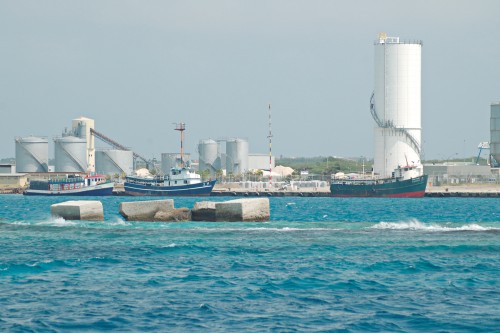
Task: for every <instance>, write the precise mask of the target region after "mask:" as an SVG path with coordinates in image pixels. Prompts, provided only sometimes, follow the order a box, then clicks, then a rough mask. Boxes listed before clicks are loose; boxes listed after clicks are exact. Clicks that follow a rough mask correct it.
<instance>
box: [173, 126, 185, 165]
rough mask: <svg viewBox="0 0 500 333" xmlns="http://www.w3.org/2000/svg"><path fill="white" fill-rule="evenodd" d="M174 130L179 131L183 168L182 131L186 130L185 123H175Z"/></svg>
mask: <svg viewBox="0 0 500 333" xmlns="http://www.w3.org/2000/svg"><path fill="white" fill-rule="evenodd" d="M175 130H176V131H179V132H181V168H184V131H185V130H186V124H185V123H177V124H175Z"/></svg>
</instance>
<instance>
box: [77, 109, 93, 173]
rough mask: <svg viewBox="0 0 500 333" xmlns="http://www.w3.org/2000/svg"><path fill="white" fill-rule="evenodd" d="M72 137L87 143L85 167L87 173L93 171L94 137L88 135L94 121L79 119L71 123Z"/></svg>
mask: <svg viewBox="0 0 500 333" xmlns="http://www.w3.org/2000/svg"><path fill="white" fill-rule="evenodd" d="M71 124H72V128H73V131H72V132H73V135H74V136H76V137H79V138H82V139H85V140H86V142H87V144H86V145H87V153H86V154H87V157H86V158H87V165H88V169H89V171H95V163H96V162H95V145H94V136H93V135H91V134H90V130H91V129H94V126H95V121H94V120H93V119H90V118H85V117H80V118H75V119H73V121H72V123H71Z"/></svg>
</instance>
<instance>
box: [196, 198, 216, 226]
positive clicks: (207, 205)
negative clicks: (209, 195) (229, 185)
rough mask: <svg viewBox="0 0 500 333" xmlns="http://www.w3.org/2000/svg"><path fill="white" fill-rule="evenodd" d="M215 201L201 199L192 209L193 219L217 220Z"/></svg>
mask: <svg viewBox="0 0 500 333" xmlns="http://www.w3.org/2000/svg"><path fill="white" fill-rule="evenodd" d="M215 204H216V202H215V201H200V202H197V203H195V204H194V207H193V209H192V210H191V218H192V219H193V221H212V222H215V221H216V216H215Z"/></svg>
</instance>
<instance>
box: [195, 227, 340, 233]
mask: <svg viewBox="0 0 500 333" xmlns="http://www.w3.org/2000/svg"><path fill="white" fill-rule="evenodd" d="M194 230H196V231H202V232H247V231H249V232H304V231H332V230H341V229H333V228H293V227H283V228H272V227H270V228H265V227H260V228H259V227H253V228H246V227H242V228H217V227H213V228H194Z"/></svg>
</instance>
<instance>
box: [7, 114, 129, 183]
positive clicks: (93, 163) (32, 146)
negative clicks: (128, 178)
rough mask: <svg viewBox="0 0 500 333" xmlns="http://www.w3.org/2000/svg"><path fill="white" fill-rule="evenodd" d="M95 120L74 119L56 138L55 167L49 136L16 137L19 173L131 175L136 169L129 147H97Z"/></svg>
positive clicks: (17, 168)
mask: <svg viewBox="0 0 500 333" xmlns="http://www.w3.org/2000/svg"><path fill="white" fill-rule="evenodd" d="M93 128H94V120H92V119H89V118H84V117H81V118H77V119H73V122H72V129H71V130H70V131H65V132H64V133H63V134H62V136H61V137H56V138H54V160H55V161H54V168H53V169H52V168H49V140H48V138H47V137H40V136H27V137H17V138H15V142H16V170H17V172H28V173H38V172H49V171H53V172H94V171H95V172H98V173H102V174H108V175H113V174H123V173H125V174H130V173H131V172H132V171H133V152H132V151H129V150H116V149H100V150H96V149H95V146H94V136H93V135H92V134H91V129H93Z"/></svg>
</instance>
